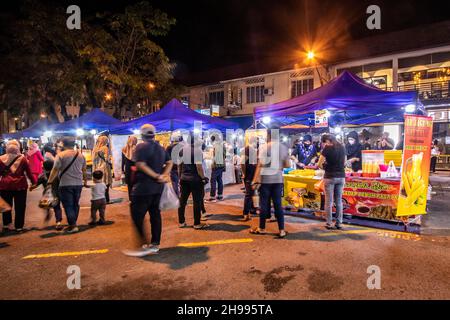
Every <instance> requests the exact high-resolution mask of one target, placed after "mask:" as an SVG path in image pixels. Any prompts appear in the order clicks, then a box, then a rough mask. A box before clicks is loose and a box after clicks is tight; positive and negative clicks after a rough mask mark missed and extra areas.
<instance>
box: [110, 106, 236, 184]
mask: <svg viewBox="0 0 450 320" xmlns="http://www.w3.org/2000/svg"><path fill="white" fill-rule="evenodd" d="M147 123H149V124H152V125H154V126H155V128H156V131H157V134H156V140H157V141H159V142H160V143H161V145H162V146H164V147H166V146H167V145H169V144H170V137H171V135H172V134H173V133H175V132H176V133H177V134H181V135H183V136H184V141H187V136H188V133H189V131H194V133H195V132H196V131H199V132H200V131H201V130H210V131H211V132H204V133H203V134H204V135H203V139H205V138H207V137H208V134H209V133H212V132H213V131H215V132H222V133H223V132H225V131H226V130H227V129H237V128H238V125H237V124H236V123H234V122H230V121H225V120H223V119H220V118H217V117H210V116H207V115H203V114H200V113H198V112H195V111H194V110H191V109H189V108H188V107H186V106H185V105H184V104H182V103H181V102H180V101H178V100H177V99H172V100H171V101H170V102H169V103H168V104H167V105H165V106H164V107H163V108H161V110H159V111H157V112H154V113H151V114H148V115H146V116H143V117H140V118H137V119H134V120H131V121H128V122H124V123H122V124H120V125H118V126H116V127H114V128H113V129H111V130H110V131H109V133H110V134H111V145H112V153H113V158H114V173H115V175H116V176H121V175H122V172H121V161H122V157H121V150H122V148H123V147H124V146H125V144H126V142H127V139H128V137H129V136H130V135H136V136H137V137H138V138H139V129H140V127H141V126H142V125H144V124H147ZM197 124H198V125H199V127H197ZM224 136H225V135H224ZM204 158H205V164H206V168H205V173H206V175H207V176H209V177H210V173H211V148H210V146H209V145H208V144H207V149H206V150H205V152H204ZM223 181H224V184H229V183H234V182H235V178H234V166H233V163H232V161H231V159H227V162H226V170H225V172H224V175H223ZM206 187H208V186H206Z"/></svg>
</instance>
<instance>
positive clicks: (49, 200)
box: [39, 185, 59, 209]
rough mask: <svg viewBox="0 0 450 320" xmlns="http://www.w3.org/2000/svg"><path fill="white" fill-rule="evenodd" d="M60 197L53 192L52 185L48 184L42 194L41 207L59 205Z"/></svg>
mask: <svg viewBox="0 0 450 320" xmlns="http://www.w3.org/2000/svg"><path fill="white" fill-rule="evenodd" d="M58 202H59V199H58V197H57V196H56V195H55V194H54V193H53V189H52V185H47V186H46V187H45V189H44V193H43V194H42V197H41V200H39V208H42V209H50V208H53V207H56V206H57V205H58Z"/></svg>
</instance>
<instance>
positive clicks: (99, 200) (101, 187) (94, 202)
mask: <svg viewBox="0 0 450 320" xmlns="http://www.w3.org/2000/svg"><path fill="white" fill-rule="evenodd" d="M92 176H93V178H94V185H93V186H92V187H91V195H92V199H91V222H89V225H91V226H93V225H96V224H98V225H104V224H105V209H106V198H105V191H106V184H105V183H104V182H103V172H102V171H100V170H96V171H94V172H93V173H92ZM97 210H98V211H99V213H100V220H99V221H98V222H97Z"/></svg>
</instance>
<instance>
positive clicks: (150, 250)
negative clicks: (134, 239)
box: [122, 244, 159, 257]
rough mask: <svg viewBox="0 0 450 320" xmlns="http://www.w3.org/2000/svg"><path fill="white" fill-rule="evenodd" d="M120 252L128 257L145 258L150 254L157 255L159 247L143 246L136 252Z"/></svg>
mask: <svg viewBox="0 0 450 320" xmlns="http://www.w3.org/2000/svg"><path fill="white" fill-rule="evenodd" d="M122 252H123V253H124V254H125V255H127V256H129V257H145V256H148V255H150V254H156V253H158V252H159V246H153V245H148V244H144V245H143V246H142V247H141V248H139V249H137V250H124V251H122Z"/></svg>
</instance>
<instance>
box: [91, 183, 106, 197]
mask: <svg viewBox="0 0 450 320" xmlns="http://www.w3.org/2000/svg"><path fill="white" fill-rule="evenodd" d="M105 192H106V184H105V183H103V182H95V184H94V185H93V186H92V187H91V195H92V200H101V199H105Z"/></svg>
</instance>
